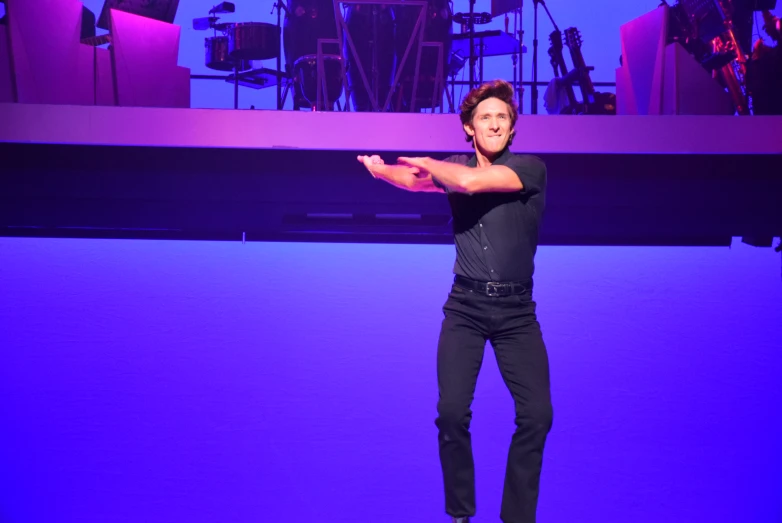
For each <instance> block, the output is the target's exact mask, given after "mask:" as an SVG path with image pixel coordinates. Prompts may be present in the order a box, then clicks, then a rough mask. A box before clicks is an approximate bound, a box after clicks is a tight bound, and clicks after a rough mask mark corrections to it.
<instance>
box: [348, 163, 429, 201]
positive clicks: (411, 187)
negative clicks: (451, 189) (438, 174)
mask: <svg viewBox="0 0 782 523" xmlns="http://www.w3.org/2000/svg"><path fill="white" fill-rule="evenodd" d="M358 161H359V162H361V163H362V164H364V167H366V168H367V170H368V171H369V173H370V174H371V175H372V176H373V177H375V178H378V179H380V180H383V181H386V182H388V183H390V184H391V185H393V186H394V187H398V188H400V189H404V190H406V191H411V192H440V193H441V192H444V191H443V190H442V189H441V188H440V187H437V186H436V185H435V184H434V180H433V179H432V175H431V174H429V173H426V175H424V176H420V172H421V170H420V169H418V168H417V167H410V166H407V165H386V164H385V163H384V162H383V159H382V158H380V157H379V156H377V155H374V156H364V155H359V156H358Z"/></svg>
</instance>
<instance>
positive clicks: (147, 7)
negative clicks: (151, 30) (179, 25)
mask: <svg viewBox="0 0 782 523" xmlns="http://www.w3.org/2000/svg"><path fill="white" fill-rule="evenodd" d="M178 7H179V0H159V1H157V2H150V1H149V0H105V2H104V3H103V9H101V12H100V17H99V18H98V23H97V24H95V25H96V26H97V27H100V28H101V29H105V30H106V31H110V29H109V13H110V12H111V10H112V9H116V10H117V11H125V12H126V13H131V14H134V15H138V16H143V17H145V18H152V19H153V20H158V21H160V22H166V23H169V24H173V23H174V17H175V16H176V11H177V8H178Z"/></svg>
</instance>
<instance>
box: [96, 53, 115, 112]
mask: <svg viewBox="0 0 782 523" xmlns="http://www.w3.org/2000/svg"><path fill="white" fill-rule="evenodd" d="M97 52H98V54H97V58H98V80H97V87H96V91H97V93H98V100H97V105H117V99H116V98H115V96H114V69H113V67H112V65H111V52H110V51H109V50H108V49H97Z"/></svg>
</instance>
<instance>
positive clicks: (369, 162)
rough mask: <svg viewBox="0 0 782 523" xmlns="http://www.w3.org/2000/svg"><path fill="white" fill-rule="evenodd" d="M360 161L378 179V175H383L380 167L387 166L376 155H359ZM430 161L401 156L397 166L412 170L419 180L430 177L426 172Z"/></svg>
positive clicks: (424, 158) (422, 158)
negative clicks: (427, 163) (426, 166)
mask: <svg viewBox="0 0 782 523" xmlns="http://www.w3.org/2000/svg"><path fill="white" fill-rule="evenodd" d="M357 158H358V161H359V162H361V163H363V164H364V167H366V168H367V170H368V171H369V173H370V174H371V175H372V176H373V177H375V178H376V177H377V175H378V174H382V170H381V169H379V168H378V167H379V166H381V165H385V162H384V161H383V159H382V158H381V157H380V156H378V155H376V154H374V155H372V156H369V155H362V154H360V155H358V157H357ZM428 160H429V158H426V157H420V158H413V157H406V156H401V157H399V158H397V162H398V163H397V165H401V166H404V167H408V168H410V172H411V173H413V174H415V175H416V176H418V177H419V178H425V177H426V176H428V175H429V172H428V171H427V170H426V168H425V165H426V162H427V161H428Z"/></svg>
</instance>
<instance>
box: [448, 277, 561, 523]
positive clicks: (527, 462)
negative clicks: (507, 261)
mask: <svg viewBox="0 0 782 523" xmlns="http://www.w3.org/2000/svg"><path fill="white" fill-rule="evenodd" d="M535 311H536V304H535V302H534V301H533V300H532V293H531V291H526V293H525V294H519V295H511V296H503V297H491V296H487V295H486V294H481V293H479V292H478V291H469V290H464V289H462V288H460V287H459V286H458V285H454V286H453V287H452V289H451V292H450V294H449V295H448V300H447V301H446V303H445V305H444V306H443V312H444V314H445V318H444V320H443V324H442V329H441V331H440V340H439V343H438V347H437V382H438V388H439V401H438V403H437V414H438V416H437V420H436V425H437V427H438V429H439V431H438V432H439V433H438V442H439V448H440V463H441V465H442V469H443V479H444V486H445V511H446V513H447V514H449V515H451V516H454V517H463V516H473V515H474V514H475V469H474V464H473V454H472V446H471V440H470V431H469V428H470V421H471V419H472V411H471V410H470V406H471V404H472V401H473V395H474V392H475V385H476V382H477V379H478V372H479V371H480V368H481V363H482V362H483V353H484V348H485V346H486V341H487V340H488V341H490V342H491V345H492V347H493V348H494V352H495V355H496V359H497V363H498V365H499V369H500V374H501V375H502V378H503V380H504V381H505V384H506V385H507V387H508V390H509V391H510V394H511V396H512V398H513V401H514V404H515V409H516V430H515V432H514V433H513V436H512V437H511V442H510V450H509V452H508V462H507V466H506V470H505V486H504V489H503V495H502V510H501V513H500V518H501V519H502V521H503V522H504V523H533V522H534V521H535V515H536V511H537V504H538V491H539V483H540V473H541V466H542V462H543V447H544V445H545V442H546V438H547V436H548V433H549V430H550V429H551V424H552V419H553V411H552V407H551V394H550V385H549V363H548V354H547V352H546V346H545V344H544V343H543V336H542V335H541V331H540V324H539V323H538V320H537V316H536V312H535Z"/></svg>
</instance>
